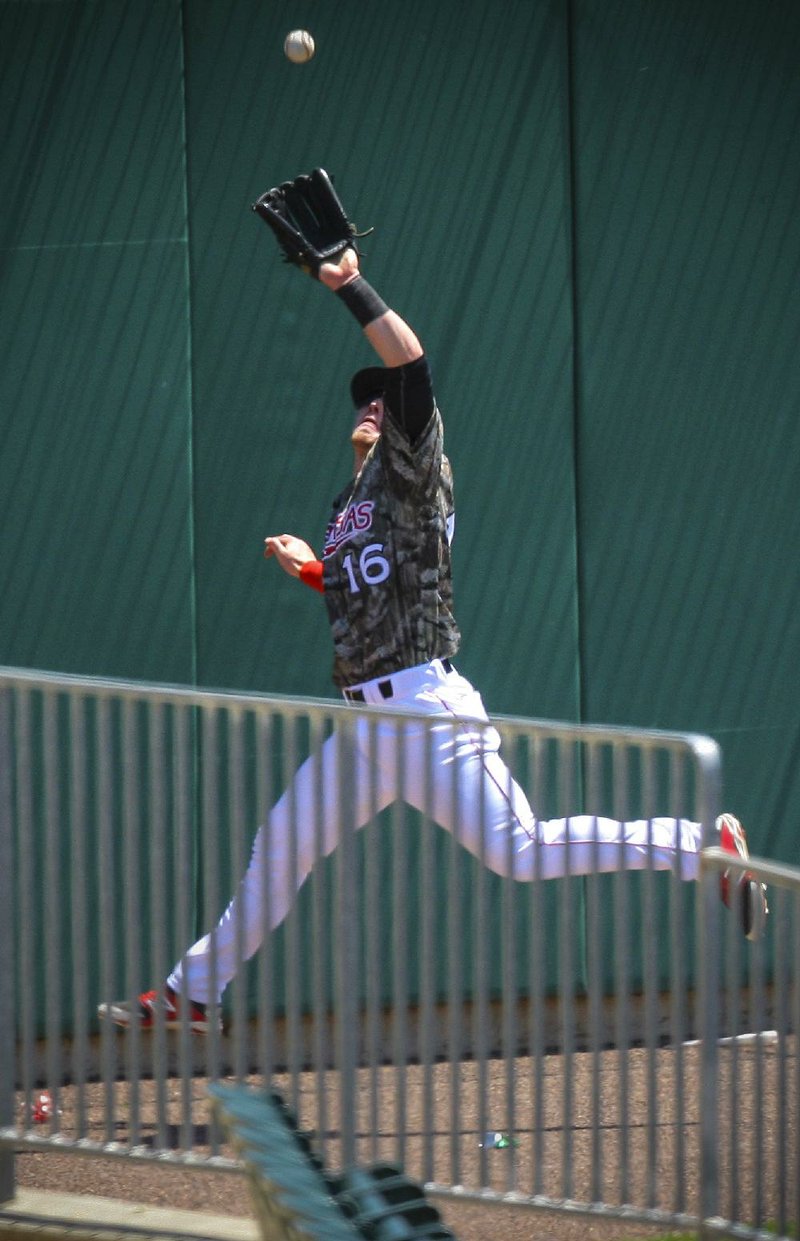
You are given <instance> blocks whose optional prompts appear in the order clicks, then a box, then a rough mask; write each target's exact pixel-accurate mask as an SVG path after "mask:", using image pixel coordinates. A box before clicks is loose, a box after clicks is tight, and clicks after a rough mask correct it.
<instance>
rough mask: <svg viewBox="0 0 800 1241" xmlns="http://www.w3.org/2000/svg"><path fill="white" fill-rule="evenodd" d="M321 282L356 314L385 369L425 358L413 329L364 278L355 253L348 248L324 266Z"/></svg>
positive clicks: (320, 271) (321, 268) (320, 270)
mask: <svg viewBox="0 0 800 1241" xmlns="http://www.w3.org/2000/svg"><path fill="white" fill-rule="evenodd" d="M319 278H320V280H321V282H322V283H323V284H324V285H326V286H327V288H329V289H332V290H333V292H334V293H336V294H338V296H339V297H340V298H341V299H342V301H343V302H344V303H345V305H346V306H347V307H348V308H349V309H350V310H351V311H352V312H353V314H354V315H355V317H356V318H357V319H358V321H359V323H360V324H361V326H362V327H363V329H364V335H365V336H366V338H367V340H368V341H369V343H370V344H371V345H372V347H373V349H374V350H375V352H376V353H377V354H378V357H379V358H380V359H381V361H382V362H383V365H384V366H404V365H405V364H406V363H407V362H415V361H416V360H417V358H421V357H422V353H423V349H422V345H421V344H420V342H419V340H418V338H417V335H416V333H415V332H414V330H413V328H411V327H409V325H408V324H407V323H406V321H405V319H403V318H401V317H400V315H399V314H398V313H397V311H395V310H391V309H390V307H388V306H387V305H386V304H385V302H383V301H382V300H381V298H380V297H379V296H378V294H377V293H376V292H375V290H374V289H373V288H372V287H371V285H369V284H367V282H366V280H365V279H364V277H363V276H362V275H361V272H360V270H359V264H358V255H357V254H356V252H355V250H353V249H351V248H348V249H347V250H345V251H344V252H343V253H342V254H340V255H338V256H337V257H336V259H335V260H334V261H333V262H330V263H322V264H321V266H320V269H319Z"/></svg>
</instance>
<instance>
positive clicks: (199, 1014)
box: [98, 987, 222, 1034]
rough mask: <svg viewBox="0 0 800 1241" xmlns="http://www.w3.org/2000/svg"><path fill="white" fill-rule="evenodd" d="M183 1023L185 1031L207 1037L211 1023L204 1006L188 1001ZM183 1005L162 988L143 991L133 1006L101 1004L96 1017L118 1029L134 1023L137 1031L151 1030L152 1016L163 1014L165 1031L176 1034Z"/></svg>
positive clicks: (153, 1018) (165, 988)
mask: <svg viewBox="0 0 800 1241" xmlns="http://www.w3.org/2000/svg"><path fill="white" fill-rule="evenodd" d="M186 1004H187V1012H186V1018H185V1020H186V1021H187V1022H188V1025H189V1029H190V1030H193V1031H194V1033H195V1034H208V1032H209V1030H210V1029H211V1020H210V1019H209V1016H208V1012H207V1009H206V1005H205V1004H198V1003H197V1001H196V1000H188V1001H187V1002H186ZM183 1007H184V1001H183V999H182V998H181V996H179V995H178V994H177V992H175V991H173V990H172V988H171V987H163V988H162V989H161V990H159V991H143V992H142V994H141V995H140V996H139V998H138V1000H137V1002H136V1004H135V1005H131V1004H130V1003H129V1002H128V1001H127V1000H115V1001H112V1002H111V1003H110V1004H101V1005H100V1007H99V1009H98V1013H99V1015H100V1016H101V1017H103V1018H104V1019H105V1020H106V1021H113V1022H114V1024H115V1025H118V1026H130V1025H132V1024H133V1023H134V1022H135V1021H138V1023H139V1029H140V1030H152V1029H153V1028H154V1027H155V1024H156V1020H157V1018H156V1013H157V1012H158V1011H161V1012H162V1013H163V1014H164V1029H165V1030H180V1028H181V1025H182V1024H183V1021H184V1017H183ZM216 1023H217V1029H219V1030H221V1029H222V1022H221V1020H220V1018H219V1016H217V1018H216Z"/></svg>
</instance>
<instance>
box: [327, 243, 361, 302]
mask: <svg viewBox="0 0 800 1241" xmlns="http://www.w3.org/2000/svg"><path fill="white" fill-rule="evenodd" d="M358 272H359V267H358V255H357V254H356V252H355V250H354V249H353V248H352V247H351V246H348V247H347V249H346V250H343V251H342V253H341V254H340V255H339V256H338V257H337V258H336V259H335V260H333V261H331V262H330V263H321V264H320V268H319V278H320V280H321V282H322V283H323V284H324V285H327V287H328V288H329V289H333V290H334V291H335V290H336V289H341V287H342V285H343V284H347V282H348V281H349V280H353V279H354V278H355V277H356V276H357V275H358Z"/></svg>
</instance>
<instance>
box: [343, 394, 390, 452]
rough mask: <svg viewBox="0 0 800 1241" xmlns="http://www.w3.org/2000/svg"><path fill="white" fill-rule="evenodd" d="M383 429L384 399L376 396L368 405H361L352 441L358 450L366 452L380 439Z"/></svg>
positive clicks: (354, 425)
mask: <svg viewBox="0 0 800 1241" xmlns="http://www.w3.org/2000/svg"><path fill="white" fill-rule="evenodd" d="M382 428H383V397H382V396H375V397H373V398H372V400H371V401H370V402H369V403H368V404H367V405H361V406H360V407H359V408H358V409H357V410H356V417H355V422H354V423H353V433H352V435H351V436H350V440H351V442H352V444H353V445H354V446H355V447H356V448H360V449H362V450H365V451H366V450H368V449H370V448H371V447H372V445H373V444H374V443H375V441H376V440H377V439H379V437H380V433H381V429H382Z"/></svg>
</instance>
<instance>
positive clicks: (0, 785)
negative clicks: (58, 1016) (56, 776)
mask: <svg viewBox="0 0 800 1241" xmlns="http://www.w3.org/2000/svg"><path fill="white" fill-rule="evenodd" d="M11 694H12V690H11V688H10V687H9V686H0V1014H2V1020H0V1129H7V1128H11V1127H12V1126H13V1124H14V1031H15V1021H14V978H15V972H14V945H15V943H16V937H15V935H14V910H13V905H12V897H13V891H14V889H13V874H14V865H13V836H12V833H13V791H12V774H13V747H12V741H11V727H12V721H11ZM14 1190H15V1180H14V1150H13V1147H4V1146H0V1202H6V1201H8V1200H9V1199H10V1198H13V1197H14Z"/></svg>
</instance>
